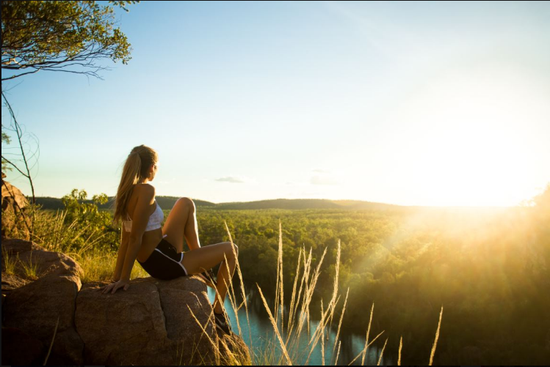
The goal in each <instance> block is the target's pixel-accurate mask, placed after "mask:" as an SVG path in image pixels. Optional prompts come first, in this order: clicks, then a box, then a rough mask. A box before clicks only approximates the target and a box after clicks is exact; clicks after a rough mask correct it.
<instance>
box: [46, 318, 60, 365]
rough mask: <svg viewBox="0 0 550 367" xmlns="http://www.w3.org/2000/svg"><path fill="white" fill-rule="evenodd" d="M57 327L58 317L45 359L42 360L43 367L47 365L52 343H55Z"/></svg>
mask: <svg viewBox="0 0 550 367" xmlns="http://www.w3.org/2000/svg"><path fill="white" fill-rule="evenodd" d="M58 327H59V317H58V318H57V322H56V323H55V329H54V331H53V336H52V341H51V343H50V347H49V348H48V353H47V354H46V358H45V359H44V364H43V366H45V365H46V363H48V358H50V353H51V352H52V347H53V342H54V341H55V336H56V335H57V328H58Z"/></svg>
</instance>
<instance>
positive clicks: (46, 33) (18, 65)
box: [1, 1, 137, 81]
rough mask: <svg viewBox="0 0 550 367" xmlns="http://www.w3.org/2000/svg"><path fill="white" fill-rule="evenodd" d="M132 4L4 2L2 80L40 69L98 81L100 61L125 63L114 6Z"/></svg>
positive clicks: (127, 54) (126, 52) (122, 37)
mask: <svg viewBox="0 0 550 367" xmlns="http://www.w3.org/2000/svg"><path fill="white" fill-rule="evenodd" d="M136 2H137V1H109V2H108V3H107V5H105V3H104V2H101V3H103V4H101V5H100V4H99V2H96V1H2V2H1V8H2V81H4V80H9V79H13V78H17V77H20V76H23V75H28V74H33V73H36V72H38V71H40V70H48V71H64V72H71V73H78V74H85V75H92V76H95V77H99V74H98V71H100V70H103V69H105V67H102V66H100V64H98V63H97V61H98V60H99V59H105V58H108V59H111V60H113V62H117V61H118V60H120V61H122V63H123V64H126V63H127V62H128V61H129V60H130V43H128V40H127V38H126V36H125V35H124V34H123V33H122V32H121V31H120V29H119V28H115V14H114V8H113V6H119V7H121V8H122V9H124V10H125V11H128V10H127V9H126V5H128V4H133V3H136ZM6 71H10V72H9V73H6Z"/></svg>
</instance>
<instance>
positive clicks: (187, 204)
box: [175, 197, 195, 212]
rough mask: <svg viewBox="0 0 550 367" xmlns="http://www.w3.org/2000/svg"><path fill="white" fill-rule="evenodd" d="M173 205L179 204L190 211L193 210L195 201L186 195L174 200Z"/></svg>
mask: <svg viewBox="0 0 550 367" xmlns="http://www.w3.org/2000/svg"><path fill="white" fill-rule="evenodd" d="M175 205H177V206H180V207H182V208H184V209H185V210H187V211H191V212H194V211H195V202H194V201H193V200H192V199H191V198H188V197H182V198H179V199H178V200H177V201H176V204H175Z"/></svg>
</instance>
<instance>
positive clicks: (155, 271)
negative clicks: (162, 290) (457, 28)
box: [138, 238, 187, 280]
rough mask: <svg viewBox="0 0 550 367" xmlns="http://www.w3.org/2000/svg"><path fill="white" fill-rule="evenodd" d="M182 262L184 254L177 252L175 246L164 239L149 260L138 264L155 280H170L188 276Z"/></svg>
mask: <svg viewBox="0 0 550 367" xmlns="http://www.w3.org/2000/svg"><path fill="white" fill-rule="evenodd" d="M182 260H183V252H177V251H176V249H175V248H174V246H172V245H171V244H170V242H168V241H166V240H165V239H164V238H163V239H162V240H161V241H160V243H159V244H158V245H157V248H155V251H153V253H152V254H151V255H150V256H149V258H147V260H145V261H144V262H141V261H139V260H138V262H139V264H140V265H141V267H142V268H143V269H144V270H145V271H146V272H147V273H149V275H151V276H152V277H153V278H157V279H163V280H170V279H174V278H178V277H185V276H187V270H186V269H185V267H184V266H183V264H182V263H181V261H182Z"/></svg>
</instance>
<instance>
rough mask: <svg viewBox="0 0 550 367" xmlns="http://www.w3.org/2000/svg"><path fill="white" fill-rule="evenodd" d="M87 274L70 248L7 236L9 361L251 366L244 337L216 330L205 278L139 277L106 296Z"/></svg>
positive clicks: (5, 355) (5, 351)
mask: <svg viewBox="0 0 550 367" xmlns="http://www.w3.org/2000/svg"><path fill="white" fill-rule="evenodd" d="M10 259H11V261H12V264H13V259H18V260H17V265H16V266H13V265H10V264H6V260H7V261H10ZM22 264H27V269H28V264H32V266H33V267H34V271H33V273H34V274H36V275H35V276H34V279H29V277H28V276H20V275H21V274H22V271H23V270H22V269H24V267H23V266H22ZM81 274H82V269H81V268H80V266H79V265H78V263H77V262H76V261H74V260H73V259H71V258H70V257H68V256H66V255H64V254H61V253H57V252H49V251H46V250H44V249H42V248H41V247H39V246H37V245H36V244H34V243H31V242H29V241H24V240H17V239H2V364H3V365H36V364H43V363H44V361H47V365H83V364H86V365H148V366H150V365H197V364H201V365H202V364H206V365H219V364H250V355H249V352H248V348H247V347H246V345H245V344H244V342H243V341H242V339H241V338H240V337H239V336H237V335H232V336H227V335H223V336H221V335H218V333H217V332H216V329H215V327H214V324H213V316H212V315H213V314H212V307H211V305H210V302H209V300H208V296H207V293H206V287H207V286H206V284H205V283H204V282H203V281H202V280H201V279H200V278H198V277H183V278H178V279H174V280H171V281H162V280H157V279H154V278H139V279H134V280H132V282H131V285H130V288H129V289H128V290H127V291H118V292H117V293H116V294H103V293H102V292H101V291H100V289H101V287H102V286H103V285H104V284H102V283H90V284H84V285H82V283H81V280H80V276H81Z"/></svg>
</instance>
